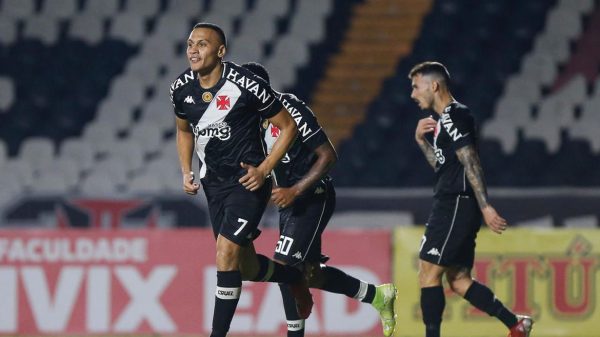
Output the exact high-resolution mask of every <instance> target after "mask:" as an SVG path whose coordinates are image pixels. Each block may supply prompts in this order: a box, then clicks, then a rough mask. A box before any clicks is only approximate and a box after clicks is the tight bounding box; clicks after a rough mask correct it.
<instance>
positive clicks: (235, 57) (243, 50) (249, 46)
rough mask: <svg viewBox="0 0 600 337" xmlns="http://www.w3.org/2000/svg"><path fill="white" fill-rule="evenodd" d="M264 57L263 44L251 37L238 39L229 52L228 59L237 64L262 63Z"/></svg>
mask: <svg viewBox="0 0 600 337" xmlns="http://www.w3.org/2000/svg"><path fill="white" fill-rule="evenodd" d="M262 55H263V48H262V44H261V43H260V42H259V41H256V39H255V38H254V37H253V36H250V35H243V36H239V37H236V38H235V39H233V41H231V48H229V49H228V50H227V58H228V59H229V60H231V61H233V62H235V63H237V64H243V63H246V62H260V61H261V60H262V58H263V57H262Z"/></svg>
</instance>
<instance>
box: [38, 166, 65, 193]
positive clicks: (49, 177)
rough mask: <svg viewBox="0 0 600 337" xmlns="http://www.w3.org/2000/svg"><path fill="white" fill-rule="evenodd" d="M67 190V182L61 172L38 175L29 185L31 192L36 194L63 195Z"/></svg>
mask: <svg viewBox="0 0 600 337" xmlns="http://www.w3.org/2000/svg"><path fill="white" fill-rule="evenodd" d="M68 190H69V187H68V184H67V180H66V178H65V176H64V174H63V173H62V172H56V171H51V172H46V173H44V174H42V175H39V176H38V177H37V178H36V179H35V180H34V181H33V184H32V185H31V192H32V193H36V194H53V195H56V194H58V195H63V194H65V193H66V192H67V191H68Z"/></svg>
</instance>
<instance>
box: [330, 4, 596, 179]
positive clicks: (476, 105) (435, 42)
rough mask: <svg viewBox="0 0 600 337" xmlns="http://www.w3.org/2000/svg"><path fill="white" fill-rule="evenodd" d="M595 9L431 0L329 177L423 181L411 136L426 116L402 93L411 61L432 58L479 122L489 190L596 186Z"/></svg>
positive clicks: (406, 91) (406, 92) (593, 6)
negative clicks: (408, 50) (417, 32)
mask: <svg viewBox="0 0 600 337" xmlns="http://www.w3.org/2000/svg"><path fill="white" fill-rule="evenodd" d="M517 7H518V10H517ZM473 13H477V14H476V15H475V14H473ZM509 13H510V14H509ZM599 13H600V9H599V8H598V5H597V3H596V2H594V1H587V0H581V1H541V0H540V1H528V2H527V3H520V2H514V1H504V2H497V1H476V2H472V1H437V2H435V3H434V5H433V8H432V10H431V11H430V12H429V13H428V15H427V16H426V17H425V19H424V23H423V26H422V29H421V32H420V35H419V38H418V39H417V40H416V41H415V44H414V45H413V49H412V52H411V53H410V55H409V56H408V57H406V58H405V59H403V60H402V61H401V62H400V64H399V66H398V67H397V69H396V70H397V71H396V75H394V76H392V77H389V78H388V79H387V80H386V82H385V83H384V86H383V88H382V90H381V92H380V93H379V95H378V96H377V98H375V99H374V100H372V101H371V103H370V106H369V108H368V112H367V116H366V120H365V122H364V123H362V124H360V125H358V126H357V127H356V128H355V129H354V134H353V136H352V138H350V139H348V140H347V141H345V142H343V143H342V144H341V145H340V146H339V152H340V157H341V158H346V160H347V161H346V162H347V163H348V165H344V166H341V165H340V166H337V167H336V171H335V175H334V176H335V178H336V179H337V181H338V182H339V183H341V184H343V185H345V186H356V184H359V185H363V186H381V187H384V186H390V185H392V186H424V185H427V183H428V182H430V181H431V172H430V170H429V169H428V168H427V166H426V163H425V161H423V160H422V158H421V157H422V154H421V153H420V151H419V150H418V148H417V147H416V146H415V145H414V144H413V143H414V140H413V139H412V135H413V133H414V126H415V125H416V121H417V120H418V119H419V118H422V117H425V116H426V115H424V114H423V113H421V112H419V111H418V109H417V107H416V105H415V104H414V102H412V101H411V99H410V98H409V92H410V87H409V81H408V80H407V79H406V75H407V73H408V71H409V70H410V67H411V66H412V65H414V64H416V63H418V62H421V61H424V60H432V59H435V60H439V61H441V62H443V63H445V64H446V65H447V66H448V68H449V70H450V72H451V74H452V75H453V85H454V88H453V92H454V93H455V95H456V97H457V99H459V100H460V101H461V102H464V103H465V104H467V105H468V106H470V107H471V109H472V110H473V111H474V112H475V114H476V117H477V118H478V121H479V123H480V125H482V130H481V131H482V132H481V134H482V141H481V144H480V146H481V149H482V153H483V155H482V161H483V162H484V167H485V168H486V176H487V179H488V181H489V183H490V184H491V185H492V186H494V185H495V186H590V184H591V183H592V182H594V183H593V184H597V181H598V180H599V178H598V175H599V174H598V173H597V170H595V169H593V168H594V167H595V166H594V165H595V163H597V161H598V152H597V150H598V144H599V141H598V139H597V138H598V134H597V132H592V130H594V129H597V126H598V124H597V123H598V121H597V118H596V116H595V115H597V114H591V113H589V112H590V111H597V110H598V105H597V104H598V102H599V101H598V100H597V99H596V92H597V91H599V90H598V89H597V88H598V86H597V85H596V83H594V81H596V82H598V78H599V76H598V72H599V65H600V62H598V56H597V55H598V52H597V49H598V47H597V46H596V45H597V43H595V42H591V41H592V40H594V37H597V35H598V32H597V29H598V24H597V21H598V16H599V15H600V14H599ZM464 17H469V18H472V19H473V20H468V21H465V20H462V18H464ZM467 22H468V24H467ZM596 40H597V38H596ZM592 44H593V45H594V46H592ZM390 149H393V150H392V151H390ZM372 163H387V165H372ZM582 175H583V176H585V177H586V179H581V177H582ZM577 176H579V177H580V179H577V178H576V177H577Z"/></svg>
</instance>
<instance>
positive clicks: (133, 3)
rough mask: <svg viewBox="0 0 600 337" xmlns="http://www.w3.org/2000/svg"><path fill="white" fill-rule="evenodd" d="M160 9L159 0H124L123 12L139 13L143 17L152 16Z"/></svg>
mask: <svg viewBox="0 0 600 337" xmlns="http://www.w3.org/2000/svg"><path fill="white" fill-rule="evenodd" d="M159 9H160V0H144V1H139V0H126V1H125V10H124V13H128V14H132V15H139V16H142V17H144V18H146V19H147V18H150V17H153V16H154V15H156V14H157V13H158V11H159Z"/></svg>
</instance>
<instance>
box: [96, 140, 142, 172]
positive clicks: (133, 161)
mask: <svg viewBox="0 0 600 337" xmlns="http://www.w3.org/2000/svg"><path fill="white" fill-rule="evenodd" d="M107 154H108V157H107V159H105V160H104V161H102V162H100V163H99V166H103V165H107V164H109V163H110V165H109V166H111V167H112V166H113V163H114V162H119V163H121V164H122V166H123V168H124V170H125V172H126V173H127V174H130V173H133V172H135V171H137V170H139V169H140V168H142V165H143V164H144V148H143V147H142V145H141V143H140V142H139V141H138V140H137V139H131V138H128V139H127V140H121V141H119V145H118V146H116V147H114V148H112V149H110V150H109V151H108V153H107ZM96 169H97V168H96ZM117 169H120V168H117ZM119 182H121V181H119ZM121 183H122V182H121Z"/></svg>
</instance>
